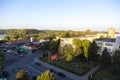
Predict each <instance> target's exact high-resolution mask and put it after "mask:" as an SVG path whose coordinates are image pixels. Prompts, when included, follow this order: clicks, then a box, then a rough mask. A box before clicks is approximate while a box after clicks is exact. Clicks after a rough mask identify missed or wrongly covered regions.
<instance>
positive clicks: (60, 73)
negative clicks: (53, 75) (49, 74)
mask: <svg viewBox="0 0 120 80" xmlns="http://www.w3.org/2000/svg"><path fill="white" fill-rule="evenodd" d="M57 74H58V75H59V76H61V77H65V76H66V75H65V74H64V73H62V72H58V73H57Z"/></svg>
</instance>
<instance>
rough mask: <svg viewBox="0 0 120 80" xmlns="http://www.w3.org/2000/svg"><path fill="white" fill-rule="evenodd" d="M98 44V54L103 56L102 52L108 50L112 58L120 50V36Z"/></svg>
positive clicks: (100, 41) (99, 41) (98, 41)
mask: <svg viewBox="0 0 120 80" xmlns="http://www.w3.org/2000/svg"><path fill="white" fill-rule="evenodd" d="M96 43H97V45H98V46H99V52H98V54H100V55H102V51H103V50H104V49H105V48H107V50H108V52H109V53H110V55H111V56H112V55H113V52H114V51H115V50H117V49H120V36H117V37H116V38H112V39H104V40H97V41H96Z"/></svg>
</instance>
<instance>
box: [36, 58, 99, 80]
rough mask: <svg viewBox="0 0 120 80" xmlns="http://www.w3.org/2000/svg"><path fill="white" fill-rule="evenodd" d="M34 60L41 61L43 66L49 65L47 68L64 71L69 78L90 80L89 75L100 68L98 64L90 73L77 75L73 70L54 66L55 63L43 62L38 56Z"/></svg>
mask: <svg viewBox="0 0 120 80" xmlns="http://www.w3.org/2000/svg"><path fill="white" fill-rule="evenodd" d="M34 61H35V62H37V63H41V64H42V65H43V66H45V67H47V68H49V69H54V70H56V71H57V72H62V73H64V74H65V75H66V76H67V77H69V78H71V79H73V80H88V77H89V76H90V75H91V74H92V73H94V72H95V71H96V70H97V69H99V66H96V67H94V68H93V69H92V70H90V71H89V72H88V73H86V74H85V75H83V76H78V75H75V74H73V73H71V72H68V71H66V70H63V69H61V68H58V67H56V66H53V65H50V64H48V63H45V62H43V61H40V60H39V57H36V58H35V59H34Z"/></svg>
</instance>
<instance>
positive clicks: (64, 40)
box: [59, 35, 98, 50]
mask: <svg viewBox="0 0 120 80" xmlns="http://www.w3.org/2000/svg"><path fill="white" fill-rule="evenodd" d="M73 39H80V40H88V41H90V42H92V41H93V40H95V39H98V38H97V37H96V36H90V35H86V36H82V37H70V38H61V39H60V47H59V50H60V49H62V48H63V47H64V45H65V44H70V45H72V46H73V48H74V45H73Z"/></svg>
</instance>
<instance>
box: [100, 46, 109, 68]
mask: <svg viewBox="0 0 120 80" xmlns="http://www.w3.org/2000/svg"><path fill="white" fill-rule="evenodd" d="M100 62H101V64H102V66H103V67H108V66H110V65H111V56H110V54H109V52H108V50H107V48H105V49H104V50H103V52H102V56H101V58H100Z"/></svg>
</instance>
